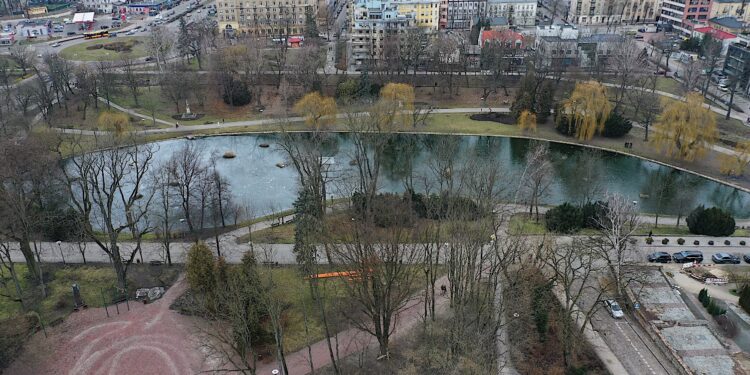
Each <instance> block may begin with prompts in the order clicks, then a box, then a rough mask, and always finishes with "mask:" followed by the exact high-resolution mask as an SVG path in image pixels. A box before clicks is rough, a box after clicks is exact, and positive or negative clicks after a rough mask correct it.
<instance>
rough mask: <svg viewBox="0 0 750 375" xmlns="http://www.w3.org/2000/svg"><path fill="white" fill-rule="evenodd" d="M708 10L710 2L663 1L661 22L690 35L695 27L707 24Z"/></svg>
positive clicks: (701, 0)
mask: <svg viewBox="0 0 750 375" xmlns="http://www.w3.org/2000/svg"><path fill="white" fill-rule="evenodd" d="M710 10H711V0H663V2H662V5H661V21H662V22H664V23H668V24H670V25H672V27H674V28H675V29H676V30H678V31H681V32H683V33H685V34H691V33H692V31H693V30H694V29H695V28H696V27H701V26H703V25H704V24H705V23H706V22H708V19H709V14H710Z"/></svg>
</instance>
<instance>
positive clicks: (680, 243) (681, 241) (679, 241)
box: [677, 238, 685, 245]
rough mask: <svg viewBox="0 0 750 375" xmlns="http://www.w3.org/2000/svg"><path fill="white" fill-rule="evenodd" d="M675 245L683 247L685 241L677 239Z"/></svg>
mask: <svg viewBox="0 0 750 375" xmlns="http://www.w3.org/2000/svg"><path fill="white" fill-rule="evenodd" d="M677 244H678V245H684V244H685V239H684V238H678V239H677Z"/></svg>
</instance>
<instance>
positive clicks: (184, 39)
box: [177, 18, 191, 58]
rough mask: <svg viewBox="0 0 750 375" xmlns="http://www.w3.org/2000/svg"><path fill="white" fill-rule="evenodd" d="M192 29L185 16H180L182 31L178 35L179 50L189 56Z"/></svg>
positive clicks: (182, 54)
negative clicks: (189, 27)
mask: <svg viewBox="0 0 750 375" xmlns="http://www.w3.org/2000/svg"><path fill="white" fill-rule="evenodd" d="M190 39H191V37H190V30H188V28H187V23H185V18H180V32H179V35H178V36H177V50H178V51H179V52H180V56H182V57H185V58H188V57H189V56H190Z"/></svg>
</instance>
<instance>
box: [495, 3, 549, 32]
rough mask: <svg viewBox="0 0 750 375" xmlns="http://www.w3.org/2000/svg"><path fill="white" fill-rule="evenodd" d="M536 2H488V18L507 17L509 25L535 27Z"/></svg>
mask: <svg viewBox="0 0 750 375" xmlns="http://www.w3.org/2000/svg"><path fill="white" fill-rule="evenodd" d="M536 6H537V1H536V0H487V13H486V16H487V17H505V18H506V19H507V20H508V24H510V25H516V26H534V24H535V21H536Z"/></svg>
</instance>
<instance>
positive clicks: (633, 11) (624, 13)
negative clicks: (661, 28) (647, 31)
mask: <svg viewBox="0 0 750 375" xmlns="http://www.w3.org/2000/svg"><path fill="white" fill-rule="evenodd" d="M677 1H688V0H677ZM689 1H693V0H689ZM667 2H670V0H664V3H667ZM661 9H662V0H625V1H618V0H571V1H570V10H569V11H568V18H567V20H568V22H571V23H575V24H578V25H619V24H633V23H642V22H654V21H656V20H657V19H658V17H659V16H660V10H661Z"/></svg>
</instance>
